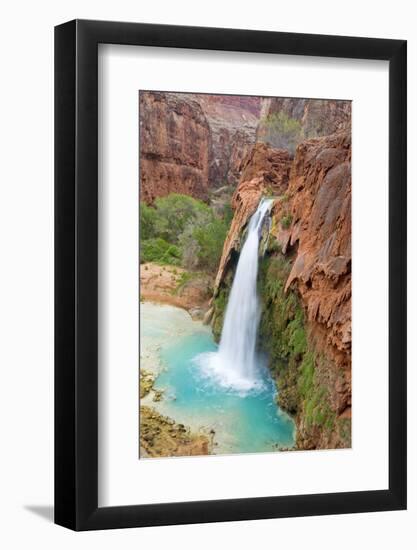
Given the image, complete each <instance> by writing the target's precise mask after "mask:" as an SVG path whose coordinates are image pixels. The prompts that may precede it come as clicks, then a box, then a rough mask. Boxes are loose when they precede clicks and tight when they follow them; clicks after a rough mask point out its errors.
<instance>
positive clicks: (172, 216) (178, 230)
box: [154, 193, 213, 244]
mask: <svg viewBox="0 0 417 550" xmlns="http://www.w3.org/2000/svg"><path fill="white" fill-rule="evenodd" d="M155 209H156V212H157V215H156V218H155V220H154V229H155V235H157V236H159V237H162V238H163V239H165V240H166V241H168V242H172V243H175V244H178V242H179V239H180V236H181V234H182V233H183V231H184V230H185V228H186V227H187V225H188V224H190V223H193V222H196V221H197V220H199V219H205V220H207V219H210V218H211V217H212V215H213V214H212V212H211V209H210V207H209V206H207V204H205V203H204V202H202V201H199V200H197V199H194V198H193V197H189V196H188V195H179V194H177V193H171V194H170V195H167V196H166V197H162V198H159V199H156V201H155Z"/></svg>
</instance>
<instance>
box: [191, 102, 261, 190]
mask: <svg viewBox="0 0 417 550" xmlns="http://www.w3.org/2000/svg"><path fill="white" fill-rule="evenodd" d="M193 95H194V97H195V99H196V101H198V102H199V103H200V105H201V107H202V109H203V111H204V114H205V116H206V118H207V121H208V123H209V126H210V131H211V139H212V154H211V160H210V173H209V179H210V184H211V185H212V186H214V187H220V186H222V185H225V184H232V185H235V184H237V183H238V181H239V176H240V163H241V161H242V160H243V158H244V157H245V156H246V154H247V153H248V151H249V150H250V149H251V146H252V145H253V144H254V143H255V140H256V129H257V126H258V123H259V114H260V105H261V99H260V98H258V97H244V96H227V95H225V96H222V95H205V94H193Z"/></svg>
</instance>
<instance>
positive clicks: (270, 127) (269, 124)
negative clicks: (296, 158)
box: [261, 111, 302, 153]
mask: <svg viewBox="0 0 417 550" xmlns="http://www.w3.org/2000/svg"><path fill="white" fill-rule="evenodd" d="M261 128H262V132H261V133H262V134H263V135H262V136H261V139H262V141H265V142H266V143H268V144H269V145H271V146H272V147H276V148H277V149H288V150H289V151H291V152H292V153H294V151H295V148H296V146H297V143H298V141H299V139H300V137H301V130H302V127H301V123H300V122H299V121H298V120H297V119H295V118H291V117H289V116H288V115H286V114H285V113H284V112H283V111H279V112H277V113H273V114H271V115H268V116H267V117H266V118H264V119H263V120H262V121H261Z"/></svg>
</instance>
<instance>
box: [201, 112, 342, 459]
mask: <svg viewBox="0 0 417 550" xmlns="http://www.w3.org/2000/svg"><path fill="white" fill-rule="evenodd" d="M293 107H294V104H293V105H292V106H291V108H293ZM302 107H303V108H302V109H301V107H300V104H298V105H297V108H298V111H297V116H299V112H301V111H302V110H304V113H305V105H303V106H302ZM336 111H338V109H336ZM291 112H292V113H293V114H294V111H291ZM336 126H337V127H338V128H339V125H336ZM340 128H341V129H340V130H339V131H337V132H336V133H334V134H331V135H328V136H323V137H319V138H314V139H309V140H306V141H303V142H301V143H300V144H299V145H298V147H297V149H296V153H295V157H294V159H292V157H291V155H289V153H288V151H284V150H276V149H272V148H270V147H267V146H266V145H265V144H262V143H258V144H256V146H255V147H254V148H253V150H252V151H251V152H250V153H249V154H248V155H247V157H246V159H245V160H244V161H243V163H242V174H241V178H240V183H239V186H238V188H237V189H236V191H235V194H234V197H233V208H234V209H235V215H234V218H233V221H232V225H231V228H230V232H229V235H228V236H227V239H226V241H225V245H224V249H223V255H222V259H221V262H220V267H219V271H218V274H217V278H216V285H215V293H214V299H213V303H212V312H211V317H212V326H213V331H214V334H215V335H216V336H217V337H219V335H220V333H221V327H222V322H223V316H224V310H225V307H226V304H227V298H228V293H229V291H230V286H231V282H232V280H233V273H234V269H235V266H236V263H237V261H238V256H239V252H240V248H241V246H242V243H243V241H244V238H245V231H246V226H247V222H248V220H249V218H250V216H251V214H252V213H253V212H254V211H255V209H256V207H257V205H258V203H259V199H260V198H261V196H263V195H269V196H271V195H274V196H275V197H276V199H275V202H274V206H273V210H272V226H271V231H270V235H269V239H268V241H267V242H266V243H264V247H263V248H262V247H261V248H262V253H263V254H264V257H263V260H262V261H261V263H260V274H259V292H260V295H261V299H262V304H263V306H262V307H263V312H262V318H261V325H260V342H259V344H260V346H261V347H262V348H264V349H265V350H267V351H268V353H269V357H270V360H271V364H270V367H271V372H272V373H273V376H274V377H275V379H276V381H277V386H278V403H279V405H280V406H281V407H282V408H283V409H285V410H287V411H288V412H289V413H290V414H292V415H293V417H294V418H295V421H296V425H297V441H296V447H297V448H298V449H314V448H338V447H349V446H350V445H351V420H350V418H351V172H350V170H351V138H350V134H351V132H350V128H349V125H348V123H345V122H344V123H342V124H341V126H340Z"/></svg>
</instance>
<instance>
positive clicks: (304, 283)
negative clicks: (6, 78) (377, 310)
mask: <svg viewBox="0 0 417 550" xmlns="http://www.w3.org/2000/svg"><path fill="white" fill-rule="evenodd" d="M287 194H288V197H289V203H290V207H289V211H290V213H291V219H292V223H291V227H290V230H289V231H288V232H287V234H286V235H285V236H284V235H279V232H280V227H281V226H280V224H276V227H277V228H278V234H277V237H278V239H279V240H280V241H281V242H282V243H283V251H284V252H285V251H286V248H287V247H288V246H290V247H294V246H297V256H296V259H295V261H294V264H293V266H292V270H291V273H290V275H289V277H288V280H287V282H286V289H288V288H289V287H290V286H291V285H294V284H296V285H297V288H298V291H299V292H300V295H301V297H302V300H303V302H304V304H305V307H306V311H307V318H308V321H309V322H310V323H312V324H313V323H314V324H317V325H319V327H322V328H323V329H325V330H324V332H325V339H324V340H325V342H324V344H325V347H326V354H327V355H329V354H330V355H331V356H332V359H333V360H334V361H335V363H336V364H337V365H338V366H340V367H349V366H350V352H351V139H350V132H343V133H340V134H334V135H332V136H328V137H325V138H318V139H313V140H309V141H306V142H304V143H302V144H301V145H300V146H299V147H298V149H297V153H296V157H295V160H294V164H293V167H292V171H291V177H290V183H289V186H288V191H287ZM276 216H279V212H277V213H276ZM317 328H318V327H317ZM316 336H317V338H318V339H319V340H322V339H323V338H322V336H321V335H320V334H317V335H316ZM342 408H343V407H342Z"/></svg>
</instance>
